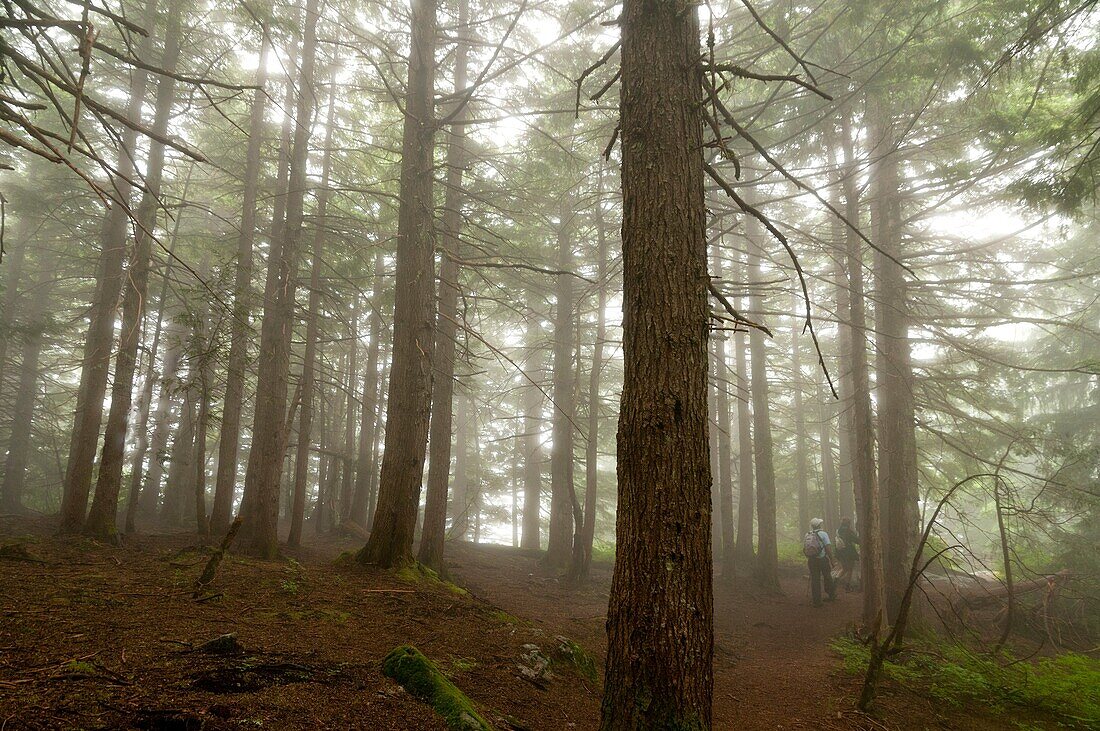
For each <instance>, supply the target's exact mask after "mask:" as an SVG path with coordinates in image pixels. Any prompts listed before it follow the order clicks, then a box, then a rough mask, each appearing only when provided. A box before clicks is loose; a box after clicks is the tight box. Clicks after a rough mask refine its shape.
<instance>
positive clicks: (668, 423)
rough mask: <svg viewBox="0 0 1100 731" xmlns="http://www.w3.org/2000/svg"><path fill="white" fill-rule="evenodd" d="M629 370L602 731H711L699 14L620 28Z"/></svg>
mask: <svg viewBox="0 0 1100 731" xmlns="http://www.w3.org/2000/svg"><path fill="white" fill-rule="evenodd" d="M621 29H622V83H621V91H620V98H621V101H620V108H621V111H620V116H621V122H620V124H621V128H622V135H621V139H622V158H623V161H622V184H623V229H622V232H623V292H624V298H623V312H624V316H623V358H624V368H625V377H624V382H623V394H622V403H621V408H620V416H619V432H618V467H617V470H618V478H619V501H618V505H619V515H618V524H617V528H616V533H617V559H616V561H615V570H614V576H613V579H612V585H611V598H610V604H609V607H608V615H607V636H608V646H607V663H606V672H605V682H604V697H603V706H602V715H601V720H600V728H601V729H602V730H603V731H618V730H619V729H624V730H625V729H641V728H647V729H674V728H675V729H708V728H710V726H711V695H712V691H713V683H714V678H713V670H712V665H711V662H712V656H713V650H714V639H713V627H712V622H713V596H712V587H711V576H712V574H711V554H710V482H711V481H710V456H709V453H708V451H709V450H708V444H707V363H708V357H707V322H708V313H709V310H708V301H707V252H706V210H705V206H704V200H703V134H702V133H703V124H702V111H701V106H700V104H699V74H700V68H699V66H700V57H701V54H700V44H699V16H698V14H697V13H696V12H694V10H692V9H685V8H684V7H683V6H681V5H679V4H676V3H658V4H654V3H649V2H644V1H643V0H626V2H624V4H623V12H622V16H621Z"/></svg>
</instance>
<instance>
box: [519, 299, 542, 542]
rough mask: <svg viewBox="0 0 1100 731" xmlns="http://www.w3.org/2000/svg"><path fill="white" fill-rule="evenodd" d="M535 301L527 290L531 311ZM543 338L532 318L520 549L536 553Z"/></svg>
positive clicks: (525, 364)
mask: <svg viewBox="0 0 1100 731" xmlns="http://www.w3.org/2000/svg"><path fill="white" fill-rule="evenodd" d="M534 300H535V294H534V292H533V291H532V290H528V292H527V303H528V307H529V308H530V307H531V306H532V304H533V302H534ZM542 335H543V333H542V324H541V322H540V319H539V317H538V316H537V315H535V314H533V313H532V314H529V315H528V316H527V317H526V324H525V331H524V334H523V343H524V347H525V348H526V350H527V357H526V358H525V359H524V362H523V370H524V373H525V374H526V377H527V380H528V381H529V382H528V383H524V384H523V535H522V536H521V538H520V546H521V547H522V548H526V549H529V550H535V551H537V550H538V549H539V548H541V546H542V539H541V536H540V533H541V529H542V444H541V440H540V434H539V430H540V428H541V425H542V402H543V392H542V390H541V389H540V388H539V387H538V385H537V383H538V379H539V377H540V374H541V373H542V367H543V359H544V357H545V356H544V354H543V352H542Z"/></svg>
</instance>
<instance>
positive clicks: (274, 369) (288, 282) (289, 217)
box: [244, 0, 320, 558]
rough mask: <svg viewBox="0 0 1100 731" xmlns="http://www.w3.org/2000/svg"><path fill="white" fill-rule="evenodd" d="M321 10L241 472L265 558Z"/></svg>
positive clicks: (310, 15)
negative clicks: (249, 440) (245, 462)
mask: <svg viewBox="0 0 1100 731" xmlns="http://www.w3.org/2000/svg"><path fill="white" fill-rule="evenodd" d="M319 12H320V2H319V0H308V3H307V5H306V12H305V19H304V20H305V23H304V28H305V30H304V38H303V40H302V71H301V75H300V77H299V83H298V100H297V105H296V109H295V115H294V118H295V127H294V142H293V145H292V147H291V155H290V174H289V177H288V188H287V191H288V195H287V202H286V224H285V226H284V235H283V236H282V237H281V244H280V251H279V256H278V258H277V259H272V261H271V262H270V264H269V266H271V267H276V274H275V277H274V280H275V286H274V287H273V288H272V290H271V291H270V293H269V294H270V297H265V302H264V318H263V325H262V327H261V333H260V353H259V357H258V359H257V365H258V371H257V389H256V409H255V421H254V424H253V427H252V448H251V450H250V452H249V455H248V469H247V471H246V473H245V490H246V492H251V493H252V494H253V499H252V501H251V503H250V505H249V512H248V513H247V514H246V515H245V518H244V520H245V523H246V527H247V528H248V534H247V536H246V545H247V547H248V549H249V550H250V551H251V552H252V553H254V554H255V555H258V556H261V557H264V558H274V557H275V555H276V553H277V552H278V548H279V536H278V522H279V503H280V500H279V496H280V482H281V480H280V477H281V476H282V474H283V459H284V455H285V453H286V445H287V441H288V438H289V435H288V433H287V432H288V425H287V422H288V420H287V418H286V412H287V395H288V394H287V391H288V384H289V371H290V341H291V334H292V332H293V329H294V298H295V293H296V291H297V285H298V259H299V258H300V257H299V255H300V251H299V250H300V248H301V240H302V220H303V215H304V205H305V189H306V185H307V182H306V166H307V162H308V156H309V155H308V152H309V134H310V129H311V127H312V124H311V121H312V118H313V108H314V102H315V93H314V88H313V84H314V67H315V65H316V47H317V34H316V31H317V22H318V17H319Z"/></svg>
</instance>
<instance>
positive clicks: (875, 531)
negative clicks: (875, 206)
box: [841, 117, 885, 633]
mask: <svg viewBox="0 0 1100 731" xmlns="http://www.w3.org/2000/svg"><path fill="white" fill-rule="evenodd" d="M842 123H843V127H844V129H843V133H842V137H841V142H842V144H843V145H844V158H845V161H846V164H847V167H848V169H847V171H846V174H845V176H844V199H845V200H844V204H845V211H844V212H845V216H846V217H847V218H848V220H849V221H852V222H858V221H859V197H858V193H857V189H856V185H857V181H856V177H855V162H854V156H855V150H854V145H853V143H852V134H851V129H850V126H851V125H850V122H849V120H848V118H847V117H844V118H842ZM847 247H848V257H847V268H848V294H849V307H850V308H851V309H850V311H849V313H848V322H849V327H848V345H849V347H850V348H851V350H850V352H849V355H848V360H849V363H850V365H851V369H852V376H851V379H852V380H851V383H852V422H851V423H852V431H851V446H852V479H853V481H854V483H855V485H854V487H855V498H856V513H857V514H858V517H859V537H860V570H861V574H862V577H863V578H862V583H863V623H864V625H866V627H867V628H868V629H869V630H870V631H871V632H872V633H877V632H878V631H879V630H880V629H881V628H882V626H883V621H884V617H883V609H884V603H885V593H884V587H883V582H884V577H883V574H882V543H881V530H880V527H879V488H878V480H877V478H876V475H875V451H874V450H875V434H874V424H873V421H872V416H871V387H870V377H869V375H868V372H867V341H866V325H867V315H866V311H865V305H864V303H865V299H864V287H863V254H862V244H861V240H860V238H859V236H858V235H856V234H855V232H853V231H849V232H848V235H847Z"/></svg>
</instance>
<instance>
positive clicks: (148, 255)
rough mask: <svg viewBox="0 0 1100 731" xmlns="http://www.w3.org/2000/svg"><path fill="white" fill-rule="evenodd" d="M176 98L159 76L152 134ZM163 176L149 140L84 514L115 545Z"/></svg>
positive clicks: (160, 153) (173, 21) (174, 42)
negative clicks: (111, 376) (91, 493)
mask: <svg viewBox="0 0 1100 731" xmlns="http://www.w3.org/2000/svg"><path fill="white" fill-rule="evenodd" d="M180 4H181V3H180V2H178V1H173V2H172V3H171V10H170V11H169V13H168V21H167V25H166V28H165V38H164V55H163V57H162V59H161V67H162V68H164V69H165V70H166V71H168V72H169V73H171V72H173V71H175V68H176V64H177V62H178V61H179V55H180ZM175 96H176V82H175V79H173V78H172V77H171V76H168V75H164V76H161V78H160V83H159V84H158V86H157V95H156V112H155V113H154V118H153V131H154V135H155V136H156V137H159V138H164V137H166V136H167V134H168V123H169V120H170V117H171V114H172V103H173V102H174V101H175ZM163 176H164V143H162V142H158V141H157V140H156V139H154V140H153V142H152V143H150V145H149V165H148V170H147V172H146V175H145V189H146V190H145V194H144V195H143V196H142V198H141V204H140V205H139V206H138V211H137V226H136V227H135V231H134V244H133V248H132V249H131V252H130V263H129V266H128V267H127V271H126V286H125V290H124V293H123V296H122V331H121V334H120V335H119V344H118V355H117V356H116V358H115V380H114V383H112V384H111V410H110V413H109V414H108V415H107V429H106V432H105V433H104V435H103V454H102V456H101V457H100V460H99V476H98V478H97V480H96V486H95V497H94V498H93V500H92V507H91V510H90V511H89V512H88V519H87V523H86V524H85V526H84V532H85V533H88V534H90V535H93V536H97V537H99V538H103V539H106V540H115V539H116V537H117V533H118V526H117V525H116V516H117V514H118V496H119V492H120V490H121V488H122V466H123V463H124V462H125V457H126V429H127V427H128V426H129V421H130V407H131V406H132V404H133V396H134V373H135V371H136V370H137V358H138V345H139V343H140V341H141V335H142V326H141V323H142V321H143V320H144V319H145V310H146V304H147V299H148V291H149V268H150V266H151V264H152V261H151V260H152V256H153V241H152V239H153V229H155V228H156V219H157V209H158V208H159V207H160V187H161V181H162V179H163Z"/></svg>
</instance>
